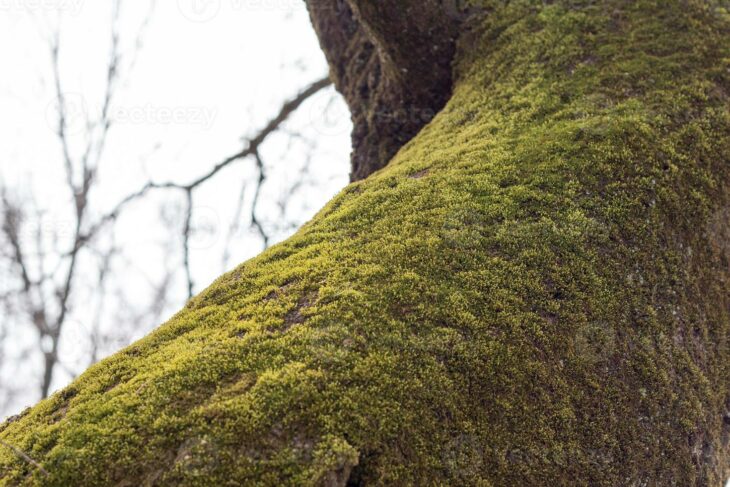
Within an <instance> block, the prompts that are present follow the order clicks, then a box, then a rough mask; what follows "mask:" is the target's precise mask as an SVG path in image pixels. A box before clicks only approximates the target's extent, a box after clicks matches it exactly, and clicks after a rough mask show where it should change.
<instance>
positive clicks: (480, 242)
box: [0, 0, 730, 487]
mask: <svg viewBox="0 0 730 487" xmlns="http://www.w3.org/2000/svg"><path fill="white" fill-rule="evenodd" d="M316 3H317V2H312V4H316ZM322 4H323V5H324V4H327V2H325V1H324V0H323V1H322ZM329 5H330V6H333V8H335V9H336V10H335V11H336V12H340V14H338V16H335V17H330V20H327V19H326V18H325V17H326V16H327V15H330V14H331V12H332V9H330V10H329V12H330V14H326V13H325V14H316V13H315V14H314V19H315V25H316V27H317V30H318V32H319V33H320V35H321V36H322V40H323V45H324V47H325V50H326V51H327V52H328V56H329V59H330V62H331V64H332V65H333V76H334V77H335V80H336V81H337V83H338V86H339V87H340V89H342V90H343V92H345V95H346V97H347V98H348V102H349V103H350V104H351V107H352V106H353V105H357V103H358V100H360V101H361V102H362V103H363V105H361V106H360V107H359V108H358V107H357V106H355V107H353V112H354V115H355V123H356V134H355V135H356V137H357V136H358V133H359V134H360V135H362V134H365V135H368V130H369V129H368V127H370V129H372V130H374V131H375V132H374V133H378V130H384V132H382V133H384V134H385V135H384V136H383V137H382V138H379V137H375V138H372V139H368V141H367V142H366V143H363V145H362V146H358V145H357V144H358V141H357V140H356V144H355V151H356V152H355V157H354V161H355V166H354V167H355V169H354V175H355V178H356V179H357V178H360V177H363V176H365V175H366V174H369V173H370V172H372V169H374V168H376V167H380V166H383V165H384V162H385V160H383V159H382V158H381V156H382V155H384V154H385V155H387V156H388V157H390V153H391V152H393V151H394V150H397V149H398V148H400V150H398V153H397V155H396V156H395V157H394V158H393V159H392V161H390V163H389V164H388V165H387V167H385V168H384V169H382V170H380V171H378V172H376V173H374V174H372V175H370V176H369V177H368V178H367V179H364V180H362V181H358V182H356V183H354V184H352V185H351V186H349V187H348V188H346V189H345V190H344V191H343V192H342V193H341V194H340V195H339V196H337V197H336V198H335V199H334V200H333V201H332V202H331V203H330V204H328V205H327V207H325V208H324V209H323V210H322V211H321V212H320V213H319V215H317V216H316V217H315V218H314V220H313V221H311V222H310V223H308V224H307V225H306V226H305V227H304V228H302V230H301V231H300V232H298V233H297V234H296V235H295V236H294V237H292V238H291V239H289V240H287V241H286V242H284V243H282V244H280V245H278V246H276V247H274V248H272V249H270V250H269V251H267V252H265V253H264V254H262V255H261V256H259V257H258V258H256V259H253V260H252V261H249V262H247V263H245V264H243V265H242V266H240V267H239V268H238V269H236V270H235V271H233V272H231V273H229V274H227V275H225V276H223V277H221V278H220V279H219V280H218V281H217V282H216V283H215V284H214V285H213V286H211V287H210V288H209V289H208V290H207V291H205V292H204V293H202V294H201V295H200V296H198V297H196V298H195V299H193V300H192V301H191V302H190V303H189V304H188V306H187V307H186V308H185V309H184V310H182V311H181V312H180V313H179V314H178V315H176V316H175V317H174V318H173V319H172V320H170V321H169V322H168V323H166V324H165V325H163V326H161V327H160V328H159V329H158V330H157V331H155V332H154V333H153V334H152V335H150V336H149V337H147V338H145V339H143V340H141V341H140V342H138V343H136V344H134V345H132V346H131V347H129V348H127V349H126V350H124V351H122V352H120V353H119V354H117V355H115V356H113V357H111V358H109V359H107V360H105V361H103V362H102V363H100V364H98V365H96V366H94V367H92V368H91V369H90V370H89V371H87V372H86V373H85V374H84V375H83V376H82V377H80V378H79V379H78V380H77V381H76V382H75V383H73V384H72V385H71V386H69V387H68V388H66V389H65V390H63V391H61V392H59V393H57V394H56V395H54V396H53V397H51V398H50V399H48V400H46V401H43V402H41V403H40V404H38V405H37V406H35V407H34V408H32V409H30V410H29V411H27V412H26V413H24V414H23V415H22V416H21V417H19V418H15V419H14V420H12V421H10V422H8V423H6V424H5V425H3V426H0V439H1V440H2V441H3V442H5V443H7V444H11V445H13V446H15V447H17V448H18V449H20V450H22V451H23V452H25V453H26V454H27V455H28V456H29V457H30V458H33V459H34V460H36V461H37V462H39V463H40V464H41V465H42V467H43V468H44V469H45V471H47V472H48V476H46V475H44V473H43V472H42V471H40V470H39V469H38V468H35V467H34V466H33V465H32V464H30V463H29V462H27V461H25V460H24V459H23V458H21V457H19V456H18V455H16V454H15V453H14V452H13V451H12V450H10V449H7V448H6V449H3V448H0V482H4V483H5V484H8V485H14V484H20V483H23V484H45V485H129V486H136V485H332V486H336V485H342V486H344V485H482V486H515V485H599V486H624V485H626V486H653V485H657V486H664V485H681V486H713V487H714V486H720V485H721V484H722V481H723V480H725V478H727V476H728V474H729V473H730V472H729V470H730V352H729V351H728V344H729V341H730V296H729V292H728V291H730V244H729V243H728V242H730V223H729V221H728V220H729V219H730V195H729V193H728V189H729V184H730V108H729V105H730V13H729V11H728V2H727V1H720V0H711V1H700V0H663V1H658V0H657V1H649V0H604V1H592V0H555V1H552V2H542V1H528V0H512V1H496V0H493V1H492V0H484V1H481V2H471V3H470V4H469V13H471V14H472V15H469V16H467V15H460V14H458V12H457V15H451V16H448V18H449V19H451V20H449V21H448V22H445V21H443V18H444V17H443V16H439V15H434V12H435V11H436V10H428V9H431V8H433V9H443V8H448V9H449V10H448V12H451V13H454V11H453V8H451V7H449V5H450V4H449V3H448V2H415V1H413V2H411V1H402V2H401V1H399V2H387V1H386V2H377V3H376V2H373V1H367V0H362V1H356V0H350V1H348V2H347V4H345V3H343V2H342V1H336V2H335V1H333V2H331V3H329ZM378 5H382V6H384V7H383V8H385V6H387V7H388V10H383V11H380V12H379V11H378ZM418 5H422V7H421V8H422V11H418V12H417V13H418V16H419V17H418V19H416V20H414V22H416V23H415V24H414V25H415V26H416V27H414V28H413V29H410V28H409V25H410V24H409V23H408V21H407V18H406V17H403V16H401V15H400V14H397V13H396V12H397V9H398V8H404V9H405V8H417V6H418ZM310 6H312V5H310ZM337 9H338V10H337ZM325 11H327V10H325ZM322 15H324V17H323V16H322ZM414 15H415V14H414ZM333 18H334V19H339V20H334V21H333V20H332V19H333ZM391 18H392V19H393V22H394V24H391V25H388V22H389V19H391ZM434 19H435V20H434ZM429 22H435V23H432V24H429ZM343 26H344V27H343ZM343 29H344V30H343ZM399 31H402V32H403V36H408V39H407V42H406V41H404V45H405V46H408V49H409V52H411V53H412V54H413V56H417V57H418V60H417V62H416V63H415V65H416V67H415V68H411V69H423V68H424V66H430V65H429V64H428V60H427V59H426V57H427V52H428V49H427V48H424V47H423V46H421V47H419V44H418V43H419V42H426V43H427V42H429V40H433V41H435V44H433V46H435V49H434V51H433V52H434V53H435V54H434V62H433V73H432V74H433V76H431V77H424V76H425V75H423V74H419V75H418V76H415V77H409V76H408V73H412V71H411V70H408V71H406V72H403V71H402V70H401V71H400V73H401V74H399V75H396V74H393V73H398V69H400V67H402V66H403V64H402V63H406V64H409V65H411V66H413V59H414V58H409V56H408V55H407V54H408V53H407V52H403V51H401V50H400V49H399V47H398V40H399V34H398V32H399ZM328 36H331V37H328ZM331 38H340V39H342V40H343V41H342V42H344V40H351V39H358V42H359V43H360V44H359V47H358V46H357V45H355V44H353V46H354V47H353V46H349V47H348V46H345V45H344V44H342V43H339V44H331V43H330V40H328V39H331ZM404 39H405V38H404ZM452 43H453V44H452ZM452 45H453V49H452V48H451V47H449V46H452ZM433 46H432V47H433ZM444 46H445V47H444ZM343 48H344V51H340V54H337V52H336V51H337V50H338V49H340V50H341V49H343ZM449 49H451V51H449ZM358 52H360V53H362V57H361V58H358V57H357V56H356V54H357V53H358ZM441 53H445V54H444V56H445V57H442V55H441ZM454 53H455V57H454V63H453V71H451V70H449V71H448V72H447V74H446V75H444V74H443V73H444V70H443V69H442V68H443V66H444V64H443V63H444V62H446V63H447V64H449V63H451V60H452V59H451V58H452V57H453V56H454ZM338 56H349V57H347V58H343V57H338ZM357 59H360V61H357ZM444 60H446V61H444ZM363 63H364V64H363ZM420 63H425V64H424V65H420ZM449 65H450V64H449ZM368 66H370V67H368ZM373 66H375V67H374V68H373ZM377 66H380V67H377ZM419 66H420V67H419ZM371 68H372V69H371ZM358 70H359V71H358ZM353 73H356V74H353ZM373 73H375V74H373ZM386 73H391V74H386ZM404 73H405V74H404ZM362 76H365V77H367V76H379V78H378V79H377V80H376V79H373V80H371V81H373V82H372V83H365V84H364V85H363V84H362V83H361V84H359V85H358V84H357V80H356V78H358V77H362ZM359 79H360V81H362V78H359ZM378 80H380V81H378ZM381 83H383V84H381ZM363 86H364V87H366V88H367V89H370V88H373V87H376V91H377V96H375V97H374V98H372V97H370V94H371V93H370V92H368V91H367V90H366V91H357V89H355V88H356V87H359V88H363ZM409 86H411V87H412V88H413V89H412V90H410V91H409ZM388 87H390V88H393V90H395V91H393V92H392V93H401V94H402V96H400V95H399V96H396V97H394V98H393V100H391V99H390V98H389V95H387V93H386V92H385V91H382V92H381V91H380V90H381V89H386V88H388ZM399 90H400V91H399ZM429 90H436V91H438V92H439V93H441V96H442V97H443V100H440V101H439V100H436V98H438V97H437V96H434V97H433V99H431V98H430V95H428V93H429V92H430V91H429ZM440 90H446V91H440ZM444 93H447V94H445V95H444ZM406 95H407V96H406ZM410 96H412V98H408V97H410ZM373 100H375V101H373ZM424 100H426V101H428V100H431V101H428V102H427V108H429V109H440V108H441V106H440V104H442V103H446V105H445V106H444V107H443V109H441V110H440V112H439V113H438V115H436V116H435V118H434V119H433V120H431V121H430V122H429V123H428V124H427V125H425V127H423V128H421V126H418V128H417V129H414V128H413V127H414V126H413V125H408V124H407V125H408V127H407V130H411V131H413V130H415V131H417V132H418V133H417V135H415V137H414V138H413V139H412V140H410V142H408V143H406V144H405V145H404V146H403V147H401V145H402V144H403V143H405V142H406V141H407V140H408V138H409V137H410V135H408V136H404V137H403V139H398V138H397V137H395V138H393V137H392V136H394V135H397V134H396V133H395V132H392V129H393V126H391V127H389V128H385V129H383V128H382V126H381V125H379V124H380V123H381V122H379V121H378V119H377V117H373V116H372V113H387V112H388V110H391V109H392V108H393V107H397V108H399V109H403V110H405V111H406V113H407V112H408V110H413V111H414V112H416V113H419V112H420V111H421V109H422V108H423V106H422V102H424ZM373 107H378V108H375V109H374V110H375V111H374V112H373ZM357 110H360V112H358V111H357ZM383 110H384V111H383ZM358 117H360V118H359V119H358ZM419 123H421V125H423V122H419ZM363 127H365V128H363ZM418 129H420V131H419V130H418ZM358 130H360V131H361V132H357V131H358ZM396 132H397V131H396ZM411 135H414V134H411ZM366 138H367V137H366ZM361 140H364V139H361ZM380 144H383V145H382V146H381V145H380ZM358 147H360V149H362V147H365V150H362V151H360V152H358V151H359V150H360V149H358ZM394 148H395V149H394ZM363 154H364V155H363ZM360 157H361V158H360ZM363 161H365V162H363ZM358 168H359V169H358ZM358 170H361V171H362V172H360V173H358Z"/></svg>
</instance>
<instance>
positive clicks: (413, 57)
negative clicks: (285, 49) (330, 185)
mask: <svg viewBox="0 0 730 487" xmlns="http://www.w3.org/2000/svg"><path fill="white" fill-rule="evenodd" d="M307 7H308V9H309V12H310V16H311V18H312V23H313V25H314V28H315V30H316V32H317V35H318V36H319V39H320V43H321V46H322V49H323V51H324V53H325V55H326V57H327V61H328V62H329V65H330V72H331V77H332V79H333V81H334V83H335V85H336V87H337V89H338V91H339V92H340V93H342V95H343V96H344V98H345V100H346V101H347V104H348V106H349V107H350V111H351V114H352V121H353V125H354V128H353V133H352V148H353V152H352V172H351V178H352V180H353V181H356V180H359V179H364V178H366V177H367V176H369V175H370V174H372V173H373V172H375V171H377V170H378V169H381V168H382V167H385V165H386V164H387V163H388V161H389V160H390V159H391V158H392V157H393V156H394V155H395V153H396V152H397V151H398V149H400V148H401V147H402V146H403V145H404V144H405V143H407V142H408V141H409V140H411V139H412V138H413V137H414V136H415V135H416V134H417V133H418V131H419V130H420V129H421V128H422V127H423V126H424V125H426V124H427V123H428V122H430V121H431V119H433V117H434V116H435V115H436V113H437V112H438V111H439V110H440V109H441V108H443V106H444V105H445V104H446V102H447V101H448V99H449V97H450V96H451V88H452V82H453V80H452V66H451V64H452V60H453V57H454V53H455V50H456V48H455V46H456V41H457V37H458V33H459V31H460V25H461V23H462V22H463V21H464V19H465V18H466V14H465V13H464V11H462V10H461V9H460V7H459V6H458V5H457V3H456V2H455V1H453V0H452V1H445V2H444V1H438V0H426V1H423V0H407V1H405V0H387V1H382V0H381V1H378V2H375V1H372V0H309V1H308V2H307Z"/></svg>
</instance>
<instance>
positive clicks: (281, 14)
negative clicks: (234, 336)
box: [0, 0, 350, 417]
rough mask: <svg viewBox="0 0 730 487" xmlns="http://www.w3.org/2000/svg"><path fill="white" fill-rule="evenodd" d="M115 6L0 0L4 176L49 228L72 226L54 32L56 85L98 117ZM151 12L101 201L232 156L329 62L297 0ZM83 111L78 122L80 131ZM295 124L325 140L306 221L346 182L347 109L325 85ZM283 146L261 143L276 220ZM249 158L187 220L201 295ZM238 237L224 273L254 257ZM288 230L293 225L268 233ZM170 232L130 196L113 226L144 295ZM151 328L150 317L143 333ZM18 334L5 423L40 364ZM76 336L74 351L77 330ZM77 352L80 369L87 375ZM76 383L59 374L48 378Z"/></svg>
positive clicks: (140, 5) (207, 2) (75, 0)
mask: <svg viewBox="0 0 730 487" xmlns="http://www.w3.org/2000/svg"><path fill="white" fill-rule="evenodd" d="M111 6H112V2H111V0H103V1H99V0H93V1H92V0H0V67H1V69H2V73H3V75H2V76H1V77H0V133H1V134H2V136H0V178H2V179H3V181H4V184H5V185H6V186H8V187H10V188H14V189H15V190H17V191H19V192H21V193H23V192H28V193H30V192H32V193H33V194H34V195H35V198H36V200H37V201H38V202H39V204H40V205H41V206H43V208H44V209H45V210H46V211H47V212H48V213H49V215H50V216H49V218H48V221H44V222H43V223H42V224H43V225H46V226H48V225H50V226H51V227H53V229H54V230H56V231H58V230H61V231H64V230H65V229H68V227H69V226H70V222H71V220H70V219H68V217H66V216H64V215H63V214H62V213H61V211H60V210H59V209H60V208H63V207H64V206H63V205H64V204H67V203H68V201H69V195H68V192H67V189H66V188H64V187H63V186H62V184H61V183H60V182H61V181H62V180H63V178H64V173H63V166H62V162H61V158H60V152H59V150H60V148H59V144H58V142H57V140H56V138H55V134H54V132H53V130H54V128H55V127H54V125H53V123H52V122H50V121H52V120H53V114H54V111H53V110H54V107H55V101H56V100H55V96H54V92H53V85H52V77H51V62H50V56H49V48H48V40H47V37H48V36H49V35H50V33H51V32H52V30H53V27H54V26H55V25H57V23H58V22H60V26H61V57H60V64H61V77H62V79H63V92H64V93H65V95H66V98H67V100H68V102H69V104H70V105H71V107H70V108H71V110H72V111H73V112H74V113H75V114H77V115H84V114H94V113H95V112H96V111H97V110H98V108H99V107H100V105H101V96H102V88H103V86H104V77H105V74H106V73H105V63H106V60H107V55H108V52H109V37H110V36H109V32H110V17H111ZM149 6H150V2H149V1H148V0H126V1H123V2H122V11H121V22H120V28H119V31H120V37H121V42H122V46H123V52H132V51H133V50H134V49H133V48H134V45H135V43H136V42H137V38H136V34H137V32H138V30H139V28H140V26H141V25H142V24H143V20H144V19H145V17H146V15H147V12H148V9H149ZM150 18H151V20H150V22H149V25H148V26H147V28H146V30H145V33H144V36H143V38H142V39H143V41H144V44H143V47H142V48H141V50H140V52H139V55H138V57H137V58H136V63H135V64H134V66H133V69H132V70H131V72H125V74H124V78H123V79H124V83H123V85H122V88H121V90H120V91H119V95H118V98H117V99H116V101H115V102H114V103H113V110H112V119H114V121H115V128H114V129H113V132H112V133H111V135H110V137H109V143H108V147H107V151H106V155H107V157H106V158H105V159H104V163H103V167H102V169H101V171H100V183H99V187H98V190H97V191H96V192H95V193H94V195H93V197H94V198H95V204H96V206H97V208H106V209H108V208H111V207H113V206H114V204H115V203H116V202H117V201H119V199H120V198H122V197H123V196H124V195H126V194H128V193H130V192H132V191H134V190H135V189H137V188H139V187H140V186H141V185H142V184H143V183H144V182H146V181H147V180H149V179H154V180H157V181H167V180H174V181H176V182H181V183H184V182H187V181H189V180H191V179H193V178H194V177H196V176H198V175H200V174H202V173H204V172H206V170H207V169H208V168H210V167H211V166H212V165H213V164H215V163H216V162H218V161H219V160H221V159H223V158H225V157H226V156H228V155H230V154H233V153H235V152H237V151H238V150H240V149H241V147H242V143H241V138H242V137H243V136H246V135H251V134H254V133H255V132H256V131H257V129H258V128H259V127H261V126H263V125H264V124H265V123H266V122H267V121H268V119H270V118H271V117H273V116H274V115H275V114H276V112H277V111H278V110H279V108H280V105H281V103H282V102H283V101H284V100H286V99H288V98H290V97H292V96H293V95H295V94H296V93H297V92H298V91H299V90H300V89H302V88H303V87H305V86H306V85H307V84H309V83H310V82H312V81H314V80H316V79H319V78H320V77H322V76H323V75H325V74H326V72H327V65H326V62H325V60H324V56H323V55H322V53H321V51H320V49H319V46H318V43H317V39H316V37H315V35H314V33H313V30H312V28H311V26H310V24H309V19H308V16H307V13H306V9H305V6H304V2H303V1H302V0H161V1H159V2H157V3H156V6H155V9H154V12H153V14H152V16H151V17H150ZM128 61H129V58H127V62H128ZM72 115H73V113H72ZM49 120H50V121H49ZM83 120H84V117H83V116H78V117H75V118H72V119H71V127H72V129H73V128H74V126H76V127H78V128H79V134H80V135H79V137H81V136H82V135H83ZM74 124H76V125H74ZM288 127H289V128H290V129H291V130H296V131H297V132H298V133H300V134H302V135H303V136H304V137H305V138H306V139H308V140H314V141H316V142H317V144H318V148H317V149H316V150H314V152H313V153H312V155H313V158H312V167H311V173H310V176H308V181H309V182H310V183H311V184H310V185H305V186H304V187H303V189H302V190H301V191H300V192H299V193H298V194H297V196H296V198H295V201H294V202H293V203H292V205H291V208H293V214H290V215H289V217H290V218H291V219H293V220H295V221H297V222H299V223H303V222H304V221H305V220H306V219H308V218H310V217H311V215H313V214H314V212H316V210H318V209H319V208H320V207H321V206H322V205H323V204H324V203H325V202H326V201H327V200H328V199H330V198H331V197H332V196H333V195H334V194H335V193H336V192H337V191H338V190H339V189H340V188H342V187H343V186H344V185H345V184H346V183H347V177H348V171H349V150H350V141H349V132H350V122H349V114H348V113H347V110H346V108H345V106H344V103H343V102H342V101H341V99H339V97H337V96H336V95H334V91H333V90H332V89H329V90H328V91H326V92H323V93H322V94H321V95H318V96H317V97H315V98H314V99H313V100H312V101H310V102H309V103H307V104H306V105H304V106H303V107H302V108H301V109H300V110H299V111H298V112H297V114H296V115H295V116H294V117H293V120H292V122H291V123H290V124H289V125H288ZM74 135H75V134H74ZM79 142H81V139H79ZM290 142H291V137H289V136H286V135H279V136H277V137H276V138H273V139H272V140H271V142H270V143H269V144H268V145H267V146H266V147H265V148H264V154H263V155H264V157H265V158H266V159H267V163H268V164H269V165H272V166H273V167H274V169H273V170H272V171H270V174H269V180H268V182H267V185H266V192H265V195H264V198H263V202H262V206H261V212H260V213H261V214H262V215H263V216H267V215H268V216H271V218H274V217H275V216H276V215H277V213H276V211H277V210H276V200H277V198H278V194H279V191H278V188H279V187H281V188H285V187H287V184H288V183H291V181H292V180H293V179H295V178H297V177H299V176H298V173H297V171H298V168H299V167H301V166H302V164H303V160H304V157H305V155H306V154H305V153H304V152H305V151H303V150H301V147H299V146H296V145H295V146H293V147H294V149H293V150H288V147H289V145H290ZM78 147H80V145H79V146H77V148H78ZM250 165H251V162H250V161H248V162H243V163H238V164H237V165H236V166H235V167H232V168H231V169H228V170H226V172H225V173H222V174H221V175H220V176H219V177H217V178H216V179H215V180H213V181H212V182H211V183H210V184H208V185H207V186H206V187H205V188H204V189H203V190H202V191H200V192H199V193H198V195H197V197H196V201H195V205H196V218H198V219H202V220H204V222H203V225H204V226H205V225H207V226H208V227H211V228H212V231H211V232H210V234H206V235H203V236H201V237H200V238H199V241H197V242H194V245H193V253H192V268H193V275H194V278H195V283H196V291H200V290H202V289H203V288H205V286H206V285H207V284H209V283H210V282H211V281H212V280H213V279H215V278H216V277H217V276H218V275H220V274H221V273H222V272H223V271H224V270H226V269H227V268H226V267H224V266H223V265H222V262H221V246H222V241H223V240H224V235H225V232H226V230H227V227H228V225H229V222H230V219H231V218H232V216H233V210H234V207H235V202H236V199H237V197H238V195H239V193H240V191H241V185H242V183H243V182H244V181H246V180H248V179H250V177H251V175H252V171H251V166H250ZM251 195H252V192H249V193H248V196H247V198H248V199H250V198H251ZM155 198H157V199H163V198H167V199H170V198H173V199H174V197H173V195H165V196H163V195H159V196H158V197H157V196H153V198H151V200H152V202H154V201H156V200H155ZM57 211H58V213H55V212H57ZM247 232H250V230H249V229H248V228H247V227H246V226H245V225H244V228H243V229H242V230H241V234H240V235H238V237H240V238H238V239H237V240H236V242H235V245H234V246H233V248H232V258H231V262H230V265H229V266H228V268H230V266H232V265H235V264H237V263H240V262H242V261H244V260H246V259H248V258H250V257H252V256H254V255H256V254H257V253H259V252H260V251H261V248H262V247H261V244H260V241H259V240H258V239H256V238H255V237H254V236H253V235H252V234H249V233H247ZM287 233H291V232H282V233H278V234H277V235H276V237H277V239H281V238H283V237H285V236H286V235H287ZM174 238H177V236H170V234H169V231H167V230H166V229H164V228H160V226H159V218H158V215H157V210H156V207H155V206H154V205H153V204H151V203H150V204H146V203H140V204H138V205H135V206H134V207H133V208H132V211H131V212H130V213H129V214H128V215H127V216H126V217H125V218H124V219H122V220H121V221H120V222H119V230H118V239H119V240H121V242H122V245H123V246H124V249H125V252H126V253H127V254H128V255H129V256H130V257H131V260H130V263H129V270H128V274H129V278H128V283H129V284H128V285H129V286H130V287H132V288H135V289H139V291H138V292H139V297H140V300H142V299H143V298H144V297H146V296H145V293H146V292H147V291H146V289H145V287H144V285H143V284H140V283H139V279H140V277H139V276H140V275H144V274H148V275H149V276H150V277H152V278H154V276H155V275H156V273H157V272H158V271H160V270H161V269H160V267H161V262H162V261H163V260H164V257H165V256H164V255H161V252H163V250H161V249H162V248H163V245H161V244H164V241H165V240H169V239H174ZM1 271H2V270H1V269H0V272H1ZM125 272H127V271H125ZM2 278H3V276H0V279H2ZM178 291H179V294H180V296H179V300H178V302H177V303H176V304H175V305H174V306H172V307H171V309H170V310H168V314H169V313H171V312H173V311H175V308H179V307H180V306H181V305H182V304H183V303H184V293H183V292H182V291H183V290H182V289H178ZM82 304H83V303H82ZM77 305H78V304H77ZM0 319H5V318H4V317H0ZM74 326H78V330H73V329H72V330H69V332H70V333H72V334H74V333H76V334H79V335H83V330H84V324H83V323H78V324H75V325H74ZM151 327H152V324H149V325H145V327H143V328H142V330H141V331H138V332H137V336H138V335H140V334H142V333H144V332H147V331H149V329H150V328H151ZM11 339H12V340H16V341H17V343H10V344H9V346H10V349H11V351H12V350H17V351H18V352H17V354H16V355H17V356H16V357H15V362H14V367H13V369H12V370H10V371H9V372H8V371H6V373H5V374H4V375H2V374H0V381H3V380H4V381H14V382H15V384H14V385H15V387H16V388H17V387H19V385H18V384H20V387H21V389H22V386H23V383H24V382H27V383H28V384H30V385H31V386H32V387H31V386H29V387H28V393H27V394H24V395H21V396H19V397H18V400H17V401H15V402H14V403H13V406H12V409H11V410H9V411H0V417H2V416H4V415H7V414H11V413H14V412H17V410H19V409H21V408H22V407H24V406H26V405H28V404H32V403H33V402H35V401H36V400H37V397H35V394H36V392H37V391H36V385H35V381H34V379H33V372H34V371H35V369H36V368H37V366H38V363H37V360H38V358H37V357H36V358H35V359H33V358H31V359H28V358H23V356H22V355H23V354H22V353H21V350H22V347H23V346H29V345H30V344H32V342H33V340H34V337H33V336H32V334H30V335H29V334H28V333H25V334H22V333H21V334H17V335H15V336H13V337H12V338H11ZM69 343H71V348H73V346H74V345H73V340H72V341H71V342H69ZM5 345H6V348H7V345H8V344H7V343H6V344H5ZM11 355H12V354H11ZM33 360H36V362H33ZM79 360H80V361H79V363H77V364H75V369H78V368H81V369H83V361H82V360H81V359H79ZM71 378H72V374H64V373H58V374H57V380H56V382H55V383H54V386H55V388H58V387H61V386H63V385H65V383H67V382H68V381H69V380H71ZM6 384H9V382H6ZM2 385H3V384H2V382H0V394H2V393H3V392H2V391H3V387H2ZM0 399H2V398H1V397H0ZM0 402H1V401H0Z"/></svg>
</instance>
